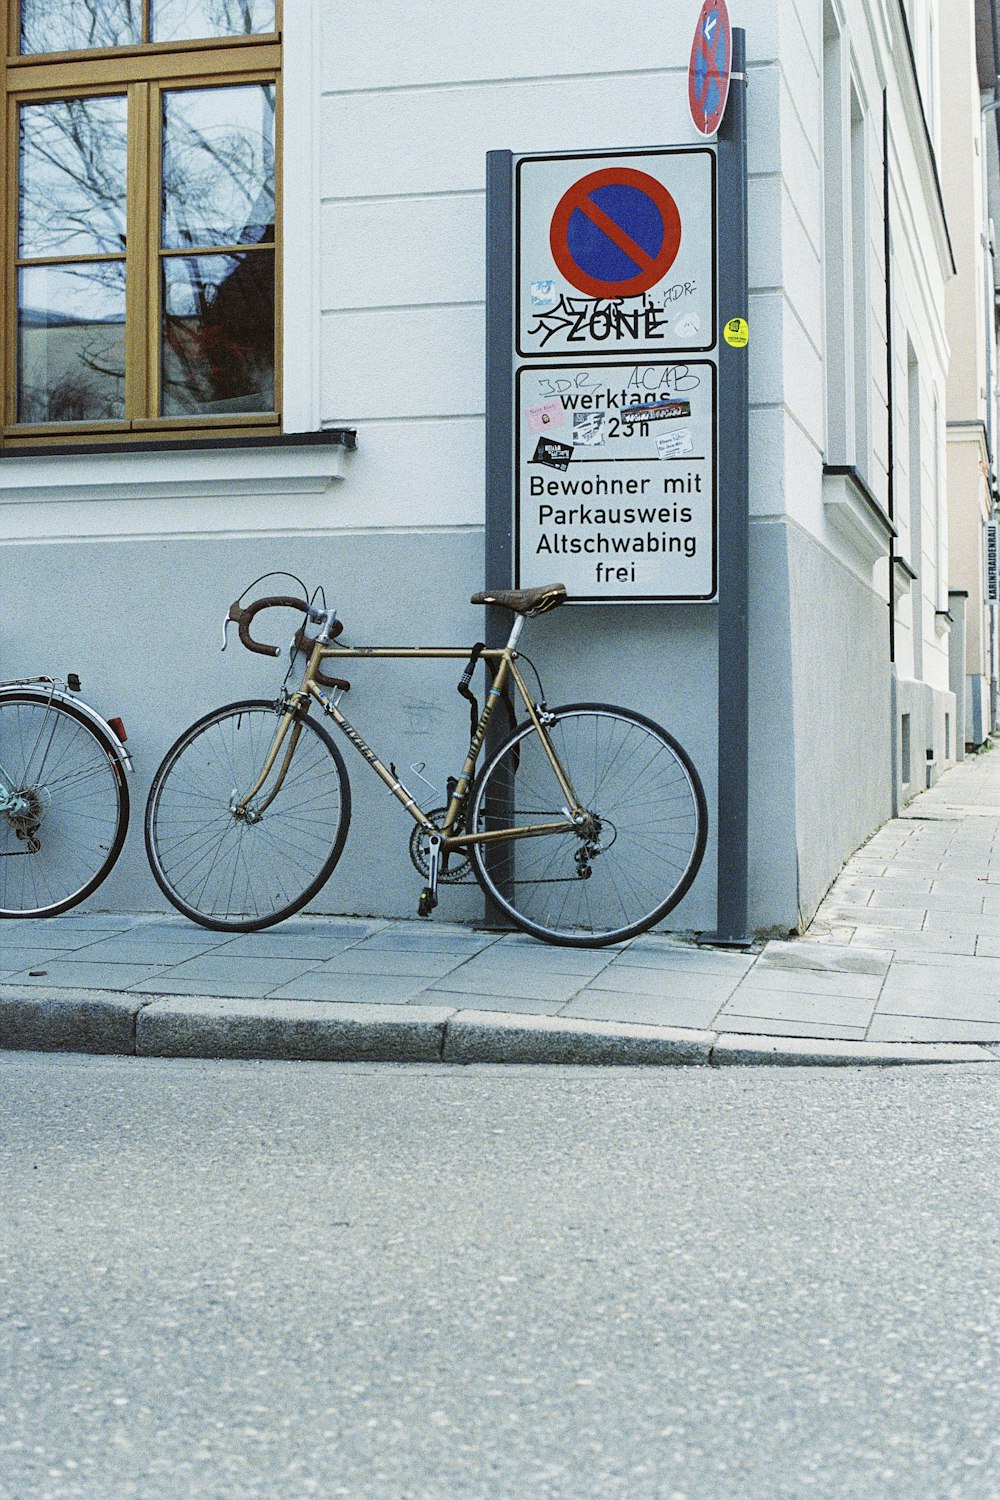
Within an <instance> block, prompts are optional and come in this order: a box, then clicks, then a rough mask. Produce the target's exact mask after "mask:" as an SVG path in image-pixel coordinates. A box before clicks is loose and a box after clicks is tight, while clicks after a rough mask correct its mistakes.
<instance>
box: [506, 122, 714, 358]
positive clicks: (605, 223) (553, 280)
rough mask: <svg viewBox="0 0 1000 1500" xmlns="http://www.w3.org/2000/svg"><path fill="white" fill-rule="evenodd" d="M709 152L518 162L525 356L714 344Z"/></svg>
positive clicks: (692, 350) (694, 348)
mask: <svg viewBox="0 0 1000 1500" xmlns="http://www.w3.org/2000/svg"><path fill="white" fill-rule="evenodd" d="M715 202H716V193H715V153H714V152H713V151H712V150H711V149H709V148H707V147H686V148H684V147H679V148H676V149H673V150H659V151H631V152H629V151H622V152H611V153H602V154H600V155H597V154H594V155H581V156H573V157H565V156H551V157H545V156H538V157H534V156H533V157H525V158H522V159H521V160H520V161H519V162H518V163H517V188H516V215H517V223H516V245H517V264H516V267H515V276H516V294H515V295H516V302H517V308H516V323H517V337H516V349H517V353H518V354H519V355H520V356H521V357H522V358H528V359H534V358H542V359H550V358H552V357H553V356H555V357H571V358H580V357H590V356H595V355H596V356H598V357H600V358H603V359H609V358H610V359H615V358H623V357H624V358H627V357H629V356H631V355H639V354H642V355H653V356H656V355H662V354H699V353H702V354H704V353H707V352H709V351H710V350H711V349H713V348H714V347H715V344H716V341H717V327H716V317H717V310H716V296H715V286H716V266H715V247H716V224H715Z"/></svg>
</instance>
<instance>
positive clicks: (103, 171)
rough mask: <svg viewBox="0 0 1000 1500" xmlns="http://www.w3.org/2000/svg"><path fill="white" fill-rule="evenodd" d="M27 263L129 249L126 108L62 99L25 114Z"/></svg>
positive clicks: (121, 102) (22, 231) (22, 235)
mask: <svg viewBox="0 0 1000 1500" xmlns="http://www.w3.org/2000/svg"><path fill="white" fill-rule="evenodd" d="M20 125H21V129H20V144H21V156H20V192H19V203H18V216H19V239H18V248H19V251H20V255H21V257H22V259H32V258H34V257H36V256H38V257H41V256H46V257H51V256H58V257H60V259H62V258H65V259H67V260H71V259H75V258H76V257H77V256H80V255H108V254H121V253H122V251H123V250H124V249H125V202H126V159H125V154H126V137H127V126H126V100H125V98H124V96H119V97H115V98H110V99H107V98H89V99H65V100H63V99H60V100H56V101H54V102H52V103H48V104H27V105H23V106H22V108H21V121H20Z"/></svg>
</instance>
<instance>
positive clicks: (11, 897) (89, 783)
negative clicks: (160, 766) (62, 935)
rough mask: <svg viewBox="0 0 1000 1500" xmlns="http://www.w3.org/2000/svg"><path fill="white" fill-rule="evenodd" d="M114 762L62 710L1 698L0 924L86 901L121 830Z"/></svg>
mask: <svg viewBox="0 0 1000 1500" xmlns="http://www.w3.org/2000/svg"><path fill="white" fill-rule="evenodd" d="M128 814H129V797H128V784H127V782H126V780H125V771H124V769H123V767H122V763H121V761H120V759H119V757H118V755H117V753H116V751H115V749H114V747H113V746H112V744H111V742H110V741H109V740H108V738H107V736H106V735H104V734H102V733H101V731H100V730H99V729H98V727H97V726H96V725H94V724H92V723H91V722H90V720H89V719H88V718H87V717H86V716H85V715H84V714H82V713H81V712H80V710H79V709H78V708H77V707H76V706H75V705H74V704H73V703H72V702H70V701H65V700H62V699H53V698H52V697H50V695H49V694H48V693H45V692H43V693H32V692H29V691H25V690H23V689H21V690H18V691H15V692H3V693H0V917H54V916H57V915H58V913H59V912H61V911H68V909H69V908H70V907H71V906H76V905H78V904H79V902H81V901H84V900H86V898H87V897H88V896H89V895H91V893H92V892H93V891H95V890H96V889H97V887H98V886H99V885H100V883H101V881H102V880H104V879H105V877H106V876H107V875H108V873H109V872H110V870H111V867H112V865H113V864H114V863H115V860H116V859H117V858H118V856H119V854H120V853H121V851H122V845H123V844H124V842H125V834H126V831H127V829H128Z"/></svg>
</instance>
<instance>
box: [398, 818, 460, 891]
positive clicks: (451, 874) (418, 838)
mask: <svg viewBox="0 0 1000 1500" xmlns="http://www.w3.org/2000/svg"><path fill="white" fill-rule="evenodd" d="M447 811H448V809H447V808H446V807H435V808H434V809H433V811H431V812H429V813H428V814H427V817H428V818H430V820H431V822H432V823H433V824H434V826H435V828H440V827H441V825H442V824H443V823H444V819H445V814H446V813H447ZM430 839H431V835H430V834H429V833H428V832H427V829H426V828H423V827H422V826H421V825H420V824H419V823H416V824H414V828H413V832H412V833H411V834H410V860H411V861H412V864H413V868H414V869H415V870H416V871H417V873H418V874H420V875H422V876H423V877H424V879H425V880H426V879H427V878H428V877H429V875H430V873H431V865H430ZM474 879H475V877H474V875H473V873H472V866H471V864H470V863H469V856H468V854H467V853H466V852H465V850H463V849H450V850H449V851H448V854H447V857H445V856H444V855H442V857H441V863H440V867H439V869H438V880H439V881H440V882H441V884H442V885H461V884H466V885H467V884H469V883H470V882H471V881H472V880H474Z"/></svg>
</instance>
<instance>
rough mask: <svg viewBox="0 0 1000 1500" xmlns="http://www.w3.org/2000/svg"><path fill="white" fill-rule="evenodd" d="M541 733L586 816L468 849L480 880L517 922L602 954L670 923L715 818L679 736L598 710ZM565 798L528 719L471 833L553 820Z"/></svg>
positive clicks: (487, 771)
mask: <svg viewBox="0 0 1000 1500" xmlns="http://www.w3.org/2000/svg"><path fill="white" fill-rule="evenodd" d="M550 714H551V722H548V720H547V721H546V730H547V733H548V736H549V738H550V740H551V742H552V745H553V747H554V749H555V751H556V754H557V756H558V758H559V760H560V762H561V763H562V766H563V769H564V771H565V772H566V774H567V775H568V777H569V780H570V782H571V783H572V785H573V788H574V790H575V791H576V794H577V797H578V798H579V800H580V802H581V804H582V805H583V807H584V808H585V809H586V811H587V813H588V814H589V818H588V820H587V823H586V824H585V825H581V827H580V828H578V829H573V830H572V831H571V832H567V833H558V834H545V835H539V836H535V837H521V838H511V839H504V840H498V841H497V842H495V843H491V844H471V845H470V853H471V856H472V868H473V870H474V871H475V873H476V876H477V878H478V880H479V883H480V885H481V886H482V887H483V889H484V891H486V893H487V895H489V896H490V897H491V898H492V899H493V900H494V901H495V902H496V903H497V905H498V906H499V907H500V908H501V909H502V910H503V911H505V912H506V913H507V914H508V916H510V917H511V918H512V919H513V921H515V922H516V923H517V925H518V926H519V927H522V928H523V929H524V930H525V932H530V933H531V934H532V935H533V936H535V937H538V938H542V939H543V940H544V941H546V942H549V943H559V944H563V945H565V946H568V947H577V948H598V947H601V946H602V945H603V944H605V943H616V942H622V941H624V940H625V939H626V938H630V937H635V935H636V934H637V933H640V932H645V931H646V929H647V928H649V927H652V926H654V924H655V923H656V922H658V921H660V920H661V918H662V917H665V916H666V914H667V913H668V912H669V911H671V910H672V909H673V907H675V906H676V905H677V903H678V902H679V901H680V899H681V897H682V896H683V895H684V894H685V892H686V891H688V890H689V889H690V886H691V882H692V881H693V880H694V878H695V876H696V875H697V873H698V868H699V866H700V864H701V860H702V856H703V854H704V852H705V839H706V834H707V828H708V816H707V812H706V806H705V794H704V792H703V791H702V786H701V782H700V780H699V778H698V773H697V771H696V770H695V768H694V766H693V765H692V764H691V761H690V759H689V757H688V756H687V754H686V753H685V751H684V750H683V749H682V748H681V746H680V745H679V744H678V743H677V741H676V740H675V739H674V738H673V737H672V736H671V735H670V734H668V733H667V731H666V730H665V729H661V728H660V726H659V725H658V724H654V723H653V721H652V720H651V719H647V718H644V717H643V715H641V714H636V713H630V712H629V711H628V710H626V709H621V708H611V707H609V706H608V705H606V704H601V703H575V704H570V705H568V706H567V707H565V708H557V709H553V710H551V711H550ZM565 809H566V797H565V794H564V793H563V790H562V788H561V787H560V785H559V782H558V781H557V779H556V775H555V772H554V771H553V769H552V763H551V761H550V760H549V757H548V754H547V753H546V749H545V746H544V745H543V743H542V740H541V737H540V736H539V734H538V731H537V730H536V729H535V726H534V725H533V724H531V723H528V724H522V725H521V727H520V728H519V729H517V730H515V731H514V733H513V734H512V735H511V736H510V738H509V739H508V740H507V741H505V743H504V744H503V745H502V746H501V747H500V749H499V750H498V751H497V753H496V754H495V755H494V757H493V759H492V760H491V761H490V762H489V764H488V765H486V766H485V767H484V768H483V771H482V773H481V774H480V776H479V778H478V780H477V781H476V784H475V786H474V788H473V792H472V797H471V799H470V805H469V821H468V827H469V831H470V833H471V832H473V831H475V830H478V831H482V830H487V831H488V830H490V829H491V828H523V827H528V826H530V825H532V824H538V823H549V822H558V821H559V820H560V819H562V818H564V817H565V816H566V810H565Z"/></svg>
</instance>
